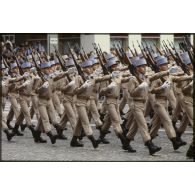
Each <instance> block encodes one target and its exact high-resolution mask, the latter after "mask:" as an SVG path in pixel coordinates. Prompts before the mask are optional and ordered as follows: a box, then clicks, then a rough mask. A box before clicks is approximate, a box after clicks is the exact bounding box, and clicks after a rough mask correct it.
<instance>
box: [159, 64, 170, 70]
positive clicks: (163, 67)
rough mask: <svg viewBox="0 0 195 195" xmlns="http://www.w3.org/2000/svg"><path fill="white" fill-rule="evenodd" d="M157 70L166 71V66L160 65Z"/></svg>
mask: <svg viewBox="0 0 195 195" xmlns="http://www.w3.org/2000/svg"><path fill="white" fill-rule="evenodd" d="M159 69H160V71H167V70H168V65H167V64H164V65H161V66H159Z"/></svg>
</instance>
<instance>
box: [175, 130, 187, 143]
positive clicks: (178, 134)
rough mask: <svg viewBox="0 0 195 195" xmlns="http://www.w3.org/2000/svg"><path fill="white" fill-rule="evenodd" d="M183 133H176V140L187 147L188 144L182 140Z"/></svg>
mask: <svg viewBox="0 0 195 195" xmlns="http://www.w3.org/2000/svg"><path fill="white" fill-rule="evenodd" d="M181 136H182V133H178V132H176V138H177V141H178V142H181V143H182V146H185V145H186V144H187V143H186V142H185V141H183V140H182V139H181Z"/></svg>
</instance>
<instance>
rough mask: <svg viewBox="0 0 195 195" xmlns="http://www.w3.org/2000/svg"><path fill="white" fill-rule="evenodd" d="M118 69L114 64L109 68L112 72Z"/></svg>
mask: <svg viewBox="0 0 195 195" xmlns="http://www.w3.org/2000/svg"><path fill="white" fill-rule="evenodd" d="M118 69H119V67H118V64H114V65H112V66H111V70H112V71H117V70H118Z"/></svg>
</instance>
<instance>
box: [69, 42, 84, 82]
mask: <svg viewBox="0 0 195 195" xmlns="http://www.w3.org/2000/svg"><path fill="white" fill-rule="evenodd" d="M67 44H68V49H69V52H70V54H71V56H72V59H73V61H74V63H75V66H76V68H77V71H78V74H79V75H80V76H81V77H82V79H83V81H84V82H85V81H86V78H85V75H84V73H83V71H82V69H81V67H80V66H79V64H78V62H77V60H76V58H75V56H74V54H73V52H72V50H71V48H70V44H69V43H67Z"/></svg>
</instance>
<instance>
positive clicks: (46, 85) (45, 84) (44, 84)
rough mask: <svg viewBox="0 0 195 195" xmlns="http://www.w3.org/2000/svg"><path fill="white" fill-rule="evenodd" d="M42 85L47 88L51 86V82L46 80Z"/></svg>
mask: <svg viewBox="0 0 195 195" xmlns="http://www.w3.org/2000/svg"><path fill="white" fill-rule="evenodd" d="M42 87H43V88H46V89H47V88H48V87H49V83H48V82H47V81H46V82H44V83H43V85H42Z"/></svg>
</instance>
